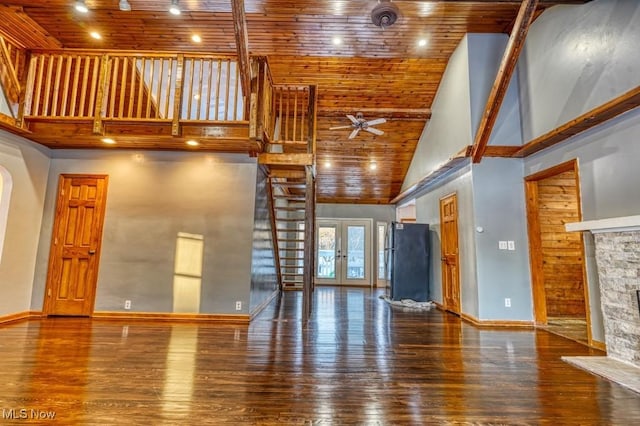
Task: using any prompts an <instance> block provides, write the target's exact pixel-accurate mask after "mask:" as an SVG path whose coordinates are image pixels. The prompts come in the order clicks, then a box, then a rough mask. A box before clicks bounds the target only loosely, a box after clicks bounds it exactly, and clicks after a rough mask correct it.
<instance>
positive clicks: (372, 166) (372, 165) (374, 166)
mask: <svg viewBox="0 0 640 426" xmlns="http://www.w3.org/2000/svg"><path fill="white" fill-rule="evenodd" d="M377 168H378V165H377V164H376V162H375V161H372V162H371V163H370V164H369V169H370V170H375V169H377Z"/></svg>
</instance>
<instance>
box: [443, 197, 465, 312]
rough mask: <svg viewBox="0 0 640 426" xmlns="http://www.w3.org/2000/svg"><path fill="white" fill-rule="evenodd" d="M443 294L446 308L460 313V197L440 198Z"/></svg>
mask: <svg viewBox="0 0 640 426" xmlns="http://www.w3.org/2000/svg"><path fill="white" fill-rule="evenodd" d="M440 232H441V235H440V238H441V258H440V260H441V262H442V295H443V303H444V308H445V309H446V310H448V311H451V312H454V313H456V314H458V315H459V314H460V311H461V310H460V272H459V271H460V268H459V262H460V258H459V255H458V197H457V196H456V194H451V195H448V196H446V197H444V198H441V199H440Z"/></svg>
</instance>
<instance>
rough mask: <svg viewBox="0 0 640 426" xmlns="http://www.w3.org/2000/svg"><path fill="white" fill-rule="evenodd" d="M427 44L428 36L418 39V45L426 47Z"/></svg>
mask: <svg viewBox="0 0 640 426" xmlns="http://www.w3.org/2000/svg"><path fill="white" fill-rule="evenodd" d="M426 45H427V39H426V38H421V39H420V40H418V46H420V47H425V46H426Z"/></svg>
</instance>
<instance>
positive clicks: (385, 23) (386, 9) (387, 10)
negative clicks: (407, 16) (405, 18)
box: [371, 0, 400, 29]
mask: <svg viewBox="0 0 640 426" xmlns="http://www.w3.org/2000/svg"><path fill="white" fill-rule="evenodd" d="M399 13H400V11H399V10H398V6H396V5H395V4H393V3H391V2H390V1H389V0H381V1H379V2H378V4H377V5H376V7H374V8H373V10H372V11H371V22H373V24H374V25H376V26H378V27H381V28H382V29H384V28H386V27H389V26H391V25H393V24H394V22H396V21H397V20H398V14H399Z"/></svg>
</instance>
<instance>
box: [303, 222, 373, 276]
mask: <svg viewBox="0 0 640 426" xmlns="http://www.w3.org/2000/svg"><path fill="white" fill-rule="evenodd" d="M371 228H372V221H371V220H369V219H356V220H350V219H331V220H330V219H318V220H317V227H316V265H317V266H316V277H315V278H316V283H318V284H333V285H341V284H346V285H370V284H371V271H370V269H371V259H372V254H371V250H372V248H371V247H372V246H371V239H372V235H371Z"/></svg>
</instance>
